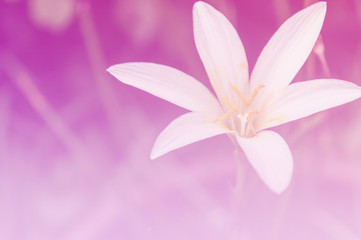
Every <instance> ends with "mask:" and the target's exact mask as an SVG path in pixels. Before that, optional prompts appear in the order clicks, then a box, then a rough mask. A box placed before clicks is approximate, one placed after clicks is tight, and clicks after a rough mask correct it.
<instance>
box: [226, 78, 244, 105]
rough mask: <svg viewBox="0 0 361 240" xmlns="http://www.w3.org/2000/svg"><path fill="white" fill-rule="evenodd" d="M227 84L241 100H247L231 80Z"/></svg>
mask: <svg viewBox="0 0 361 240" xmlns="http://www.w3.org/2000/svg"><path fill="white" fill-rule="evenodd" d="M229 85H230V86H231V88H232V89H233V90H234V91H235V92H236V93H237V95H238V96H239V98H240V99H241V100H242V101H243V102H247V99H246V98H245V97H244V96H243V94H242V93H241V92H240V91H239V89H238V88H237V87H236V86H235V85H234V84H233V83H232V82H229Z"/></svg>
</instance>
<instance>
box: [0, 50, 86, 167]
mask: <svg viewBox="0 0 361 240" xmlns="http://www.w3.org/2000/svg"><path fill="white" fill-rule="evenodd" d="M0 63H1V64H0V65H2V67H3V68H4V70H5V73H6V74H7V75H9V76H10V78H12V79H13V80H14V81H15V83H16V86H17V87H18V89H19V90H20V91H21V92H22V93H23V95H24V96H25V98H26V99H27V101H28V102H29V104H30V105H31V106H32V107H33V109H34V110H35V111H36V112H37V113H38V114H39V116H40V117H42V119H43V120H44V122H45V123H46V125H47V126H48V127H49V128H50V129H51V130H52V131H53V133H54V134H55V135H56V137H57V138H58V139H59V140H61V142H62V143H63V144H64V145H65V147H67V149H69V151H70V152H71V153H73V154H75V155H77V154H78V153H81V152H83V151H82V150H84V149H85V148H84V147H83V144H82V143H81V141H79V139H78V138H77V137H76V136H75V135H74V134H73V133H72V131H71V129H70V128H69V127H68V125H67V124H66V123H65V122H64V120H63V119H62V118H61V116H60V115H59V114H58V113H57V112H56V110H55V109H54V108H53V107H52V106H51V105H50V104H49V102H48V101H47V99H46V97H45V96H44V95H43V94H42V93H41V91H40V90H39V88H38V87H37V86H36V84H35V82H34V80H33V79H32V77H31V76H30V74H29V73H28V72H27V70H26V68H25V67H24V66H22V64H21V63H20V62H19V61H18V60H17V59H16V58H15V57H14V56H13V55H11V54H2V55H1V56H0ZM85 152H86V151H85ZM76 159H78V158H76ZM81 159H83V158H79V160H81Z"/></svg>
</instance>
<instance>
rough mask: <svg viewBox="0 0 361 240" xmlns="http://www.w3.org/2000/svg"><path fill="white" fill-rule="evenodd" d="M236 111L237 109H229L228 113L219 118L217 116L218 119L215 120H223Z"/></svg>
mask: <svg viewBox="0 0 361 240" xmlns="http://www.w3.org/2000/svg"><path fill="white" fill-rule="evenodd" d="M234 112H235V110H229V111H228V112H227V113H226V114H224V115H222V116H220V117H219V118H217V119H216V120H214V122H218V121H222V120H224V119H227V118H228V117H229V116H231V115H232V114H233V113H234Z"/></svg>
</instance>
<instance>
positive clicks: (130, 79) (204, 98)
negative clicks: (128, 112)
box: [107, 62, 221, 115]
mask: <svg viewBox="0 0 361 240" xmlns="http://www.w3.org/2000/svg"><path fill="white" fill-rule="evenodd" d="M107 71H108V72H110V73H111V74H112V75H113V76H114V77H116V78H117V79H118V80H119V81H121V82H123V83H125V84H128V85H131V86H133V87H136V88H139V89H142V90H144V91H146V92H149V93H151V94H153V95H155V96H157V97H160V98H162V99H164V100H167V101H169V102H172V103H174V104H176V105H178V106H180V107H183V108H185V109H188V110H190V111H194V112H204V113H212V114H213V115H217V114H219V111H221V107H220V105H219V103H218V101H217V99H216V98H215V97H214V95H213V94H212V93H211V92H210V91H209V90H208V89H207V88H206V87H205V86H204V85H203V84H202V83H200V82H199V81H197V80H195V79H194V78H193V77H191V76H189V75H187V74H185V73H183V72H181V71H179V70H177V69H175V68H172V67H168V66H164V65H160V64H155V63H137V62H133V63H123V64H118V65H113V66H111V67H110V68H108V69H107Z"/></svg>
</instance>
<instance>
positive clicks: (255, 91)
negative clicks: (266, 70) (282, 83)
mask: <svg viewBox="0 0 361 240" xmlns="http://www.w3.org/2000/svg"><path fill="white" fill-rule="evenodd" d="M261 88H264V85H263V84H261V85H259V86H258V87H257V88H256V89H255V90H253V92H252V94H251V96H250V97H249V98H248V99H247V104H250V103H251V102H252V101H253V99H254V98H255V97H256V96H257V93H258V92H259V90H261Z"/></svg>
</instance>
